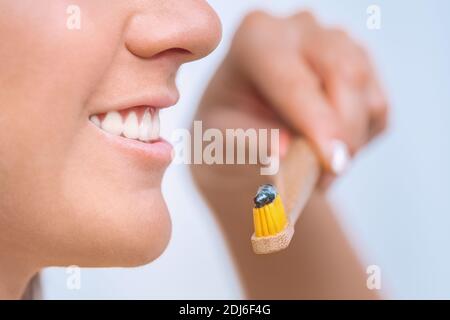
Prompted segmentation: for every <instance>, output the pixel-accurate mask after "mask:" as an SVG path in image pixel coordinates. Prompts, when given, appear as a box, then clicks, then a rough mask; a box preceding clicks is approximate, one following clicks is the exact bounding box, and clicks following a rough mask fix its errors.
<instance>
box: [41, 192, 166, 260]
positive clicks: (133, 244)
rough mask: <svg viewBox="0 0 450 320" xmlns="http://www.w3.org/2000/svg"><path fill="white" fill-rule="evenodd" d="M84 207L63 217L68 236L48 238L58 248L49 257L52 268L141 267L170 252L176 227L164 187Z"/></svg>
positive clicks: (79, 201) (59, 235)
mask: <svg viewBox="0 0 450 320" xmlns="http://www.w3.org/2000/svg"><path fill="white" fill-rule="evenodd" d="M96 196H97V198H98V197H100V198H102V195H101V194H97V195H96ZM73 200H75V199H73ZM97 200H98V199H97ZM72 203H73V201H72ZM78 204H80V205H81V204H83V208H81V207H80V205H78V206H75V207H73V210H74V211H72V210H71V212H67V214H65V215H64V217H61V215H60V218H62V219H64V220H65V228H64V232H62V233H60V232H59V231H58V233H59V234H53V235H49V238H47V240H48V243H53V244H54V243H57V244H58V245H57V247H56V248H54V249H55V250H52V252H49V254H51V256H53V257H54V258H55V260H53V261H50V262H49V263H48V265H59V266H67V265H78V266H80V267H136V266H142V265H145V264H148V263H150V262H152V261H154V260H155V259H157V258H158V257H159V256H160V255H161V254H162V253H163V252H164V251H165V249H166V248H167V245H168V243H169V241H170V237H171V230H172V223H171V219H170V215H169V212H168V209H167V206H166V203H165V201H164V199H163V197H162V194H161V191H160V188H159V187H158V188H155V189H148V190H143V191H141V192H140V193H133V194H122V195H121V196H116V197H115V198H114V201H109V202H107V201H95V202H93V201H88V199H78ZM86 204H89V205H88V206H86ZM72 213H73V214H72ZM77 226H78V227H77ZM55 240H56V241H55Z"/></svg>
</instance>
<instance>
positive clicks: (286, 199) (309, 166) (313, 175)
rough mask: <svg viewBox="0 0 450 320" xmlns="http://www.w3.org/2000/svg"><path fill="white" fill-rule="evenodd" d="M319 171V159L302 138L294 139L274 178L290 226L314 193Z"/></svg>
mask: <svg viewBox="0 0 450 320" xmlns="http://www.w3.org/2000/svg"><path fill="white" fill-rule="evenodd" d="M320 171H321V167H320V163H319V159H318V158H317V156H316V153H315V152H314V150H313V149H312V147H311V146H310V144H309V143H308V142H307V141H306V140H305V139H304V138H299V137H298V138H295V139H294V140H293V141H292V142H291V145H290V147H289V151H288V154H287V155H286V157H285V158H284V159H283V161H282V162H281V166H280V171H279V172H278V174H277V175H276V177H275V185H276V186H277V188H278V190H279V192H280V195H281V199H283V203H284V207H285V211H286V214H287V215H288V217H289V220H290V223H291V224H292V226H294V225H295V223H296V222H297V220H298V218H299V216H300V213H301V212H302V211H303V209H304V207H305V205H306V203H307V201H308V199H309V197H310V196H311V194H312V192H313V191H314V188H315V186H316V184H317V181H318V179H319V175H320Z"/></svg>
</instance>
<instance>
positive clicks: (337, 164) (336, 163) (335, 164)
mask: <svg viewBox="0 0 450 320" xmlns="http://www.w3.org/2000/svg"><path fill="white" fill-rule="evenodd" d="M331 148H332V156H331V163H330V164H331V170H332V171H333V173H334V174H336V175H340V174H342V173H343V172H344V171H345V169H346V168H347V166H348V164H349V162H350V154H349V152H348V148H347V145H346V144H345V143H344V142H342V141H341V140H333V141H332V142H331Z"/></svg>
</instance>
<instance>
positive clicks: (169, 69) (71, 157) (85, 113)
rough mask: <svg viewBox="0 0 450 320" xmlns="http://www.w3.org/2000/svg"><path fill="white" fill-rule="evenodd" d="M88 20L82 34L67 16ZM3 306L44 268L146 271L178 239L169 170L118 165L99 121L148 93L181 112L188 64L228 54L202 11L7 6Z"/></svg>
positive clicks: (83, 4)
mask: <svg viewBox="0 0 450 320" xmlns="http://www.w3.org/2000/svg"><path fill="white" fill-rule="evenodd" d="M69 4H77V5H79V7H80V8H81V13H82V16H81V18H82V20H81V30H76V31H75V30H69V29H67V28H66V19H67V17H68V15H67V14H66V8H67V6H68V5H69ZM0 6H1V10H0V37H1V38H2V41H3V45H2V46H0V70H1V72H0V101H1V104H2V107H1V116H0V126H1V127H2V129H3V130H2V131H3V133H2V135H1V137H0V150H1V154H2V156H1V157H0V158H1V159H0V180H1V182H2V183H1V184H0V298H18V297H20V295H21V293H22V292H23V290H24V288H25V286H26V284H27V282H28V280H29V279H30V278H31V277H32V275H33V274H35V273H36V272H37V271H39V270H40V269H41V268H42V267H45V266H51V265H56V266H63V265H72V264H75V265H79V266H125V267H130V266H137V265H142V264H146V263H148V262H150V261H152V260H154V259H155V258H157V257H158V256H159V255H160V254H161V253H162V252H163V251H164V249H165V247H166V245H167V243H168V241H169V238H170V232H171V222H170V218H169V214H168V211H167V208H166V205H165V202H164V199H163V198H162V195H161V190H160V187H161V178H162V176H163V173H164V169H165V166H159V165H155V164H154V163H152V161H147V162H143V161H138V160H137V159H136V158H135V157H131V156H128V155H124V154H121V153H119V152H118V151H117V150H116V149H115V148H112V147H111V146H109V145H107V144H105V143H104V141H103V140H101V139H99V138H98V136H96V135H95V134H94V132H93V130H97V129H96V128H94V127H93V126H92V124H91V123H90V122H89V121H88V117H89V115H90V114H93V113H98V112H99V111H101V110H102V109H103V108H105V107H106V106H109V105H110V104H114V103H117V102H120V101H121V99H122V98H126V97H128V96H130V95H133V94H136V95H137V94H141V93H142V92H145V93H149V94H158V95H160V96H163V97H164V99H163V100H165V101H163V103H164V104H166V105H172V104H174V103H176V101H177V99H178V92H177V89H176V86H175V75H176V73H177V70H178V68H179V67H180V65H182V64H183V63H186V62H189V61H192V60H196V59H199V58H202V57H203V56H205V55H207V54H208V53H209V52H211V51H212V50H213V49H214V48H215V47H216V46H217V44H218V42H219V40H220V36H221V26H220V21H219V19H218V17H217V15H216V14H215V12H214V11H213V10H212V9H211V8H210V7H209V6H208V4H207V3H206V2H205V1H202V0H187V1H182V2H180V1H178V0H168V1H142V0H139V1H138V0H135V1H107V0H96V1H91V0H78V1H62V0H60V1H53V0H43V1H39V3H38V2H36V1H33V0H21V1H15V0H6V1H2V3H1V5H0Z"/></svg>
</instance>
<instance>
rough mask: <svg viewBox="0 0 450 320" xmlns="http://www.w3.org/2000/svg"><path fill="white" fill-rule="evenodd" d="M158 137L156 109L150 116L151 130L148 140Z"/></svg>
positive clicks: (157, 111)
mask: <svg viewBox="0 0 450 320" xmlns="http://www.w3.org/2000/svg"><path fill="white" fill-rule="evenodd" d="M158 139H159V110H158V109H156V110H155V112H154V113H153V117H152V131H151V133H150V140H152V141H154V140H158Z"/></svg>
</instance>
